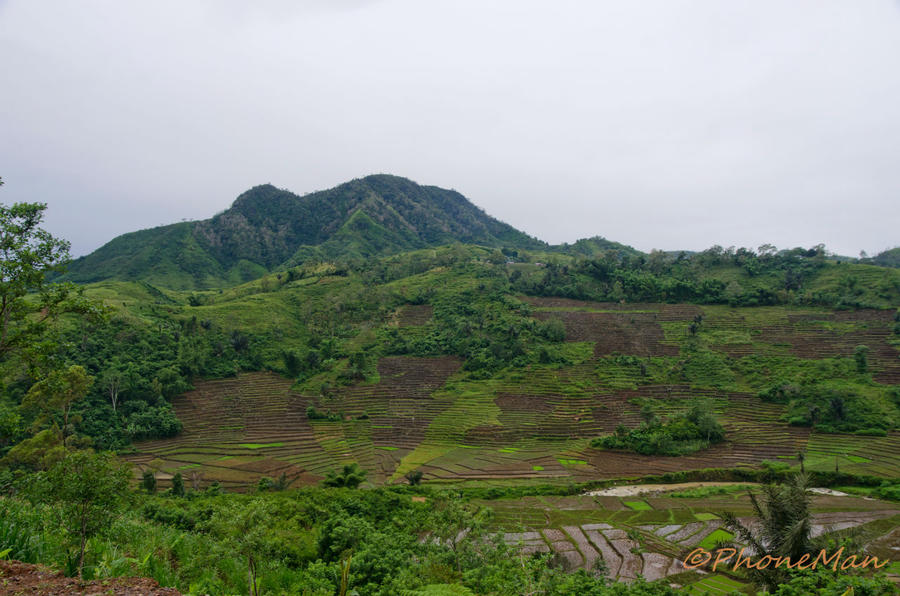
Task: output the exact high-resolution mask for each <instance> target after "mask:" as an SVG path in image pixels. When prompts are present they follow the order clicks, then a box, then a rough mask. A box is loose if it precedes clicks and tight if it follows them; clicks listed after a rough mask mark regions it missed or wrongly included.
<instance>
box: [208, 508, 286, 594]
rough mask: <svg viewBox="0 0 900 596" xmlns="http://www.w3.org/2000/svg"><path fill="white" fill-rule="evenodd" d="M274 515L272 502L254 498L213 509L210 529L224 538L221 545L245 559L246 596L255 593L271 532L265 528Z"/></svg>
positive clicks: (257, 588) (257, 592)
mask: <svg viewBox="0 0 900 596" xmlns="http://www.w3.org/2000/svg"><path fill="white" fill-rule="evenodd" d="M274 515H275V511H274V507H273V505H272V503H270V502H267V501H264V500H259V499H254V500H252V501H247V502H242V503H235V504H233V505H232V506H230V507H223V508H221V509H219V510H217V511H216V512H215V513H214V514H213V517H212V519H210V522H209V525H210V527H211V528H212V529H213V530H214V531H215V532H216V533H217V534H219V535H221V536H223V537H224V538H225V543H226V544H227V545H229V547H231V548H232V549H233V550H234V551H236V552H237V553H238V554H240V555H242V556H244V557H246V559H247V584H248V593H249V594H250V596H257V595H258V594H259V563H260V560H259V559H260V558H261V557H262V556H263V555H264V553H265V552H266V547H267V545H268V539H269V537H270V535H271V530H270V529H269V528H268V527H267V526H266V524H267V523H270V522H271V521H272V519H273V516H274Z"/></svg>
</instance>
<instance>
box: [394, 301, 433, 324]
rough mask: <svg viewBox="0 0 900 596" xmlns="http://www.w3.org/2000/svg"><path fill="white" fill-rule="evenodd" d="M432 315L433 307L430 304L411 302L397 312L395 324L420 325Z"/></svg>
mask: <svg viewBox="0 0 900 596" xmlns="http://www.w3.org/2000/svg"><path fill="white" fill-rule="evenodd" d="M433 315H434V307H433V306H431V305H430V304H411V305H408V306H404V307H402V308H401V309H400V311H399V312H398V313H397V324H398V325H399V326H400V327H420V326H422V325H425V324H426V323H428V321H430V320H431V317H432V316H433Z"/></svg>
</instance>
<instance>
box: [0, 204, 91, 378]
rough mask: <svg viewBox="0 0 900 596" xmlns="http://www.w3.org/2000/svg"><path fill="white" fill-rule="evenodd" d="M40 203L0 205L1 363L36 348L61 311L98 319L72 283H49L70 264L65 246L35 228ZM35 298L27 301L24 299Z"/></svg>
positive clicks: (41, 214)
mask: <svg viewBox="0 0 900 596" xmlns="http://www.w3.org/2000/svg"><path fill="white" fill-rule="evenodd" d="M46 208H47V205H46V204H44V203H16V204H14V205H13V206H12V207H7V206H5V205H0V360H2V359H6V358H8V357H9V355H10V354H11V353H12V352H14V351H16V350H18V349H21V348H31V349H35V348H39V347H40V342H37V339H38V338H39V337H40V336H41V335H42V333H43V332H44V330H45V328H46V325H47V324H48V323H49V322H50V321H52V320H54V319H55V318H56V317H57V316H58V315H59V314H61V313H63V312H72V311H75V312H82V313H92V314H100V312H101V309H100V308H99V307H98V306H97V305H96V304H94V303H92V302H90V301H88V300H86V299H85V298H84V297H83V295H82V294H81V292H80V291H79V290H77V289H76V287H75V286H74V285H73V284H68V283H66V284H48V283H47V282H46V279H45V278H46V275H47V274H48V273H51V272H61V271H63V270H64V265H65V264H66V263H67V262H68V261H69V243H68V242H67V241H65V240H61V239H59V238H54V237H53V236H52V235H51V234H50V233H49V232H47V231H46V230H43V229H41V228H40V227H39V225H40V223H41V220H42V219H43V217H44V210H46ZM29 293H31V294H34V295H35V299H26V295H27V294H29Z"/></svg>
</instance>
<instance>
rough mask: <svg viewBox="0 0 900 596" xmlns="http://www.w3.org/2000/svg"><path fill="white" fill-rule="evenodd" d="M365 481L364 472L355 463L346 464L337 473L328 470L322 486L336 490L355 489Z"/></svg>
mask: <svg viewBox="0 0 900 596" xmlns="http://www.w3.org/2000/svg"><path fill="white" fill-rule="evenodd" d="M365 479H366V471H365V470H361V469H360V468H359V466H358V465H357V464H355V463H352V464H347V465H345V466H344V467H343V468H341V470H340V471H339V472H335V471H334V470H329V471H328V474H327V476H326V477H325V480H323V481H322V486H327V487H336V488H342V487H346V488H356V487H358V486H359V485H360V484H362V483H363V481H365Z"/></svg>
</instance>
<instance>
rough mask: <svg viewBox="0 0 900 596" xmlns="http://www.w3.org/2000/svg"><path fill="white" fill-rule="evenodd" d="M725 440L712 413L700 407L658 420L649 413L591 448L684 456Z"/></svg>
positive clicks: (593, 444)
mask: <svg viewBox="0 0 900 596" xmlns="http://www.w3.org/2000/svg"><path fill="white" fill-rule="evenodd" d="M724 440H725V430H724V429H723V428H722V425H720V424H719V422H718V421H717V420H716V419H715V417H714V416H713V415H712V413H711V412H709V411H708V410H706V409H704V408H703V407H701V406H694V407H692V408H691V410H690V411H688V412H687V413H684V414H680V415H677V416H674V417H672V418H671V419H669V420H668V421H666V422H661V421H659V420H658V419H657V418H656V417H655V416H654V415H653V413H652V411H651V412H649V415H648V416H645V422H644V423H643V424H641V425H640V426H639V427H637V428H634V429H631V430H628V429H626V428H625V427H624V426H622V425H620V426H619V428H617V429H616V432H615V433H614V434H612V435H608V436H605V437H601V438H599V439H594V441H592V442H591V446H592V447H597V448H603V449H626V450H629V451H634V452H636V453H640V454H642V455H672V456H677V455H685V454H688V453H693V452H695V451H698V450H700V449H705V448H706V447H709V446H710V445H712V444H715V443H721V442H722V441H724Z"/></svg>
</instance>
